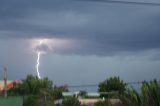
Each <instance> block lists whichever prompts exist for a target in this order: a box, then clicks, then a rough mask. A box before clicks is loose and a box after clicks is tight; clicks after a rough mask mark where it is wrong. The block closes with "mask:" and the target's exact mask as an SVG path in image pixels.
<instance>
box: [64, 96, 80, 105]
mask: <svg viewBox="0 0 160 106" xmlns="http://www.w3.org/2000/svg"><path fill="white" fill-rule="evenodd" d="M62 106H80V102H79V101H78V99H77V98H75V97H68V98H65V99H64V100H63V101H62Z"/></svg>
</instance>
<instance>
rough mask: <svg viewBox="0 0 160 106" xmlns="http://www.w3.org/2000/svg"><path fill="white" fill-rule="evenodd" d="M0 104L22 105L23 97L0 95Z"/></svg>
mask: <svg viewBox="0 0 160 106" xmlns="http://www.w3.org/2000/svg"><path fill="white" fill-rule="evenodd" d="M0 106H23V97H19V96H16V97H7V98H4V97H0Z"/></svg>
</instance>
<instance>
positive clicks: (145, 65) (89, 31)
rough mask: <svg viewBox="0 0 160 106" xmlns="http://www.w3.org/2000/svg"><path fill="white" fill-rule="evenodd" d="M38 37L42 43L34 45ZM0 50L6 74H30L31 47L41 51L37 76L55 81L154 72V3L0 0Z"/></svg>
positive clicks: (159, 37) (159, 42) (158, 47)
mask: <svg viewBox="0 0 160 106" xmlns="http://www.w3.org/2000/svg"><path fill="white" fill-rule="evenodd" d="M130 1H131V0H130ZM148 1H149V0H146V1H145V0H143V2H148ZM152 2H154V3H160V2H158V0H154V1H152ZM41 39H46V41H47V43H46V44H44V45H41V46H39V45H38V43H37V41H38V40H41ZM0 50H1V53H0V67H1V70H2V69H3V67H4V66H6V67H8V74H9V78H10V79H22V78H24V77H25V76H26V75H27V74H35V75H36V70H35V64H36V59H37V57H36V56H37V55H36V53H35V51H36V50H42V51H44V52H45V54H43V55H41V60H40V73H41V76H42V77H45V76H48V77H49V78H50V79H52V80H53V81H54V83H56V84H59V85H61V84H65V83H69V84H82V83H84V82H85V83H87V84H88V83H98V82H99V81H102V80H104V79H105V78H108V77H110V76H113V75H116V76H120V77H122V79H124V80H126V81H134V80H145V79H146V80H150V79H153V78H158V76H159V75H160V71H159V69H160V66H159V64H160V61H159V60H160V6H149V5H129V4H118V3H117V4H116V3H105V2H85V1H77V0H75V1H74V0H45V1H44V0H26V1H24V0H1V1H0ZM1 73H2V71H1ZM0 75H1V74H0ZM0 78H1V79H2V75H1V76H0Z"/></svg>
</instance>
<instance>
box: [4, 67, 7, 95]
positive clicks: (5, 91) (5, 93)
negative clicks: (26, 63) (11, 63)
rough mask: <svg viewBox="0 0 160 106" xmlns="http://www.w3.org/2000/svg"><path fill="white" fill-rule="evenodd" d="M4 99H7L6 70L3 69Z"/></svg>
mask: <svg viewBox="0 0 160 106" xmlns="http://www.w3.org/2000/svg"><path fill="white" fill-rule="evenodd" d="M4 97H5V98H7V68H6V67H5V68H4Z"/></svg>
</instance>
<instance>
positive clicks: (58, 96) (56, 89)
mask: <svg viewBox="0 0 160 106" xmlns="http://www.w3.org/2000/svg"><path fill="white" fill-rule="evenodd" d="M67 91H68V89H67V86H61V87H56V86H55V87H54V90H53V91H52V96H53V98H54V99H61V98H62V92H67Z"/></svg>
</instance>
